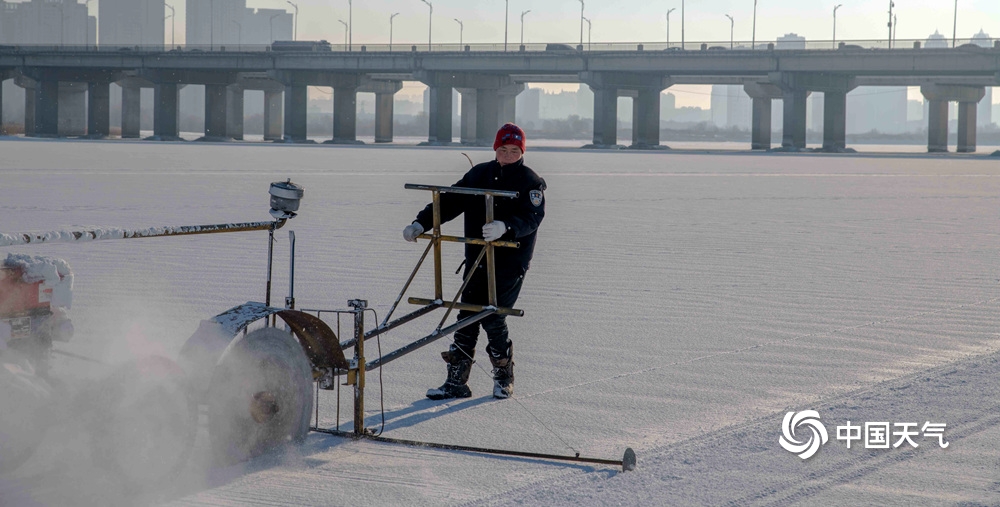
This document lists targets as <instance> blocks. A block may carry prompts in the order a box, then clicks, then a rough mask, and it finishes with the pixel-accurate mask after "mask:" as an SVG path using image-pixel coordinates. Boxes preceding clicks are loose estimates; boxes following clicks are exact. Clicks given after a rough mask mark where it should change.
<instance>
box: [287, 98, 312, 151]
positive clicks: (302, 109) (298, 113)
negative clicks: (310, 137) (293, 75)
mask: <svg viewBox="0 0 1000 507" xmlns="http://www.w3.org/2000/svg"><path fill="white" fill-rule="evenodd" d="M308 105H309V101H308V96H307V93H306V85H304V84H297V83H296V84H286V85H285V136H284V141H285V142H292V143H302V142H305V141H306V111H307V109H308Z"/></svg>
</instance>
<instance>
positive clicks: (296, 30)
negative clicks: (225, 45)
mask: <svg viewBox="0 0 1000 507" xmlns="http://www.w3.org/2000/svg"><path fill="white" fill-rule="evenodd" d="M286 1H287V2H288V5H291V6H292V7H294V8H295V25H294V27H293V28H292V40H299V6H298V4H296V3H294V2H292V1H291V0H286ZM240 29H241V30H242V28H240Z"/></svg>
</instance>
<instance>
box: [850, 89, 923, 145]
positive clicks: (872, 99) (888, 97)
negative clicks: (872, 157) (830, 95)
mask: <svg viewBox="0 0 1000 507" xmlns="http://www.w3.org/2000/svg"><path fill="white" fill-rule="evenodd" d="M907 93H908V89H907V88H906V87H905V86H859V87H858V88H855V89H854V90H853V91H851V93H848V94H847V133H848V134H864V133H866V132H871V131H873V130H877V131H878V132H881V133H883V134H899V133H903V132H906V118H907V108H908V104H907Z"/></svg>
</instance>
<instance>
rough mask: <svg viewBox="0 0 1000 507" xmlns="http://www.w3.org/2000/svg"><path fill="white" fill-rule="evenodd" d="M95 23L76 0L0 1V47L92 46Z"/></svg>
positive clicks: (95, 30)
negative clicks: (19, 45)
mask: <svg viewBox="0 0 1000 507" xmlns="http://www.w3.org/2000/svg"><path fill="white" fill-rule="evenodd" d="M96 40H97V19H96V18H94V17H93V16H89V15H88V14H87V6H86V5H85V4H82V3H77V2H76V0H30V1H28V2H5V1H2V0H0V43H3V44H59V45H73V46H83V45H93V44H94V43H95V42H96Z"/></svg>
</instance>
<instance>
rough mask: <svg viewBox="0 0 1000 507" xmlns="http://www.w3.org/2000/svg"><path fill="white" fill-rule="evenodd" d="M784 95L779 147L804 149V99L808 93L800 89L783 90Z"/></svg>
mask: <svg viewBox="0 0 1000 507" xmlns="http://www.w3.org/2000/svg"><path fill="white" fill-rule="evenodd" d="M784 95H785V96H784V98H783V100H782V102H783V105H784V108H783V109H784V111H783V112H784V117H783V118H782V138H781V147H782V148H791V149H795V150H800V149H805V147H806V99H807V98H808V97H809V91H808V90H804V89H801V88H799V89H792V90H785V91H784Z"/></svg>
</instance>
